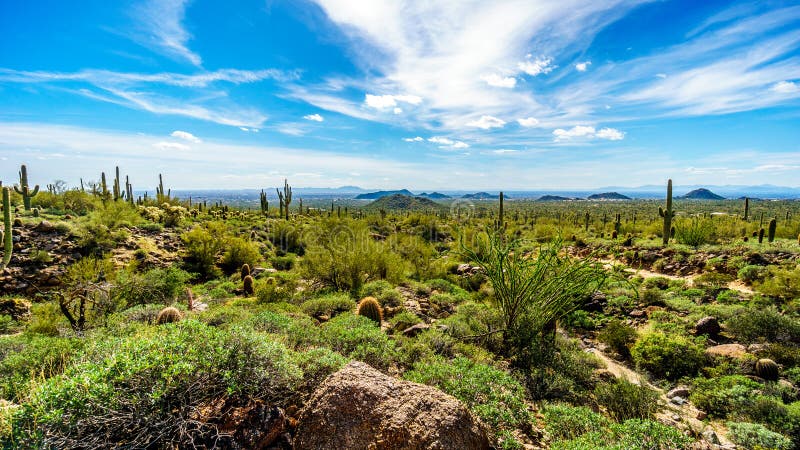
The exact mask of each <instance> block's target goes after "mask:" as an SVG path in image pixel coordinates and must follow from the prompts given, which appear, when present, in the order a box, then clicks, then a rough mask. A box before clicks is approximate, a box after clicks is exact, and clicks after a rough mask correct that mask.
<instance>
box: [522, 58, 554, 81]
mask: <svg viewBox="0 0 800 450" xmlns="http://www.w3.org/2000/svg"><path fill="white" fill-rule="evenodd" d="M528 56H529V58H528V60H527V61H521V62H519V63H517V68H519V70H521V71H523V72H525V73H527V74H528V75H530V76H533V77H535V76H536V75H539V74H548V73H550V72H551V71H552V70H553V69H555V68H556V67H557V66H554V65H553V59H552V58H536V59H534V60H531V59H530V55H528Z"/></svg>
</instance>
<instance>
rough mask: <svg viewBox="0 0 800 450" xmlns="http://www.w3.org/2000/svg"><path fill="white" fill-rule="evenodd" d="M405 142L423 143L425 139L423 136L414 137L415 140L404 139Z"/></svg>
mask: <svg viewBox="0 0 800 450" xmlns="http://www.w3.org/2000/svg"><path fill="white" fill-rule="evenodd" d="M403 140H404V141H406V142H422V141H424V140H425V139H423V138H422V136H417V137H413V138H403Z"/></svg>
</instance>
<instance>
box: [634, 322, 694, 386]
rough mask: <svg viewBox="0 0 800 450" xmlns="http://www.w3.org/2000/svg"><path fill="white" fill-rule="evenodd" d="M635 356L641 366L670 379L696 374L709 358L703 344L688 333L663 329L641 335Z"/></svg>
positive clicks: (635, 360)
mask: <svg viewBox="0 0 800 450" xmlns="http://www.w3.org/2000/svg"><path fill="white" fill-rule="evenodd" d="M631 355H632V356H633V361H634V362H635V363H636V366H637V367H640V368H642V369H645V370H647V371H648V372H650V373H651V374H653V375H655V376H657V377H663V378H666V379H668V380H677V379H679V378H681V377H684V376H692V375H694V374H696V373H697V371H698V370H699V369H700V367H702V364H703V361H704V360H705V357H704V354H703V348H702V346H700V345H699V344H697V343H695V342H693V341H692V340H690V339H689V338H687V337H684V336H680V335H675V334H665V333H662V332H652V333H647V334H645V335H643V336H642V337H640V338H639V339H638V340H637V341H636V343H635V344H634V345H633V348H632V349H631Z"/></svg>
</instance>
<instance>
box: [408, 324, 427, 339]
mask: <svg viewBox="0 0 800 450" xmlns="http://www.w3.org/2000/svg"><path fill="white" fill-rule="evenodd" d="M430 327H431V326H430V325H428V324H426V323H418V324H416V325H412V326H410V327H408V328H406V329H405V330H403V334H404V335H406V336H409V337H414V336H416V335H418V334H420V333H422V332H423V331H425V330H427V329H429V328H430Z"/></svg>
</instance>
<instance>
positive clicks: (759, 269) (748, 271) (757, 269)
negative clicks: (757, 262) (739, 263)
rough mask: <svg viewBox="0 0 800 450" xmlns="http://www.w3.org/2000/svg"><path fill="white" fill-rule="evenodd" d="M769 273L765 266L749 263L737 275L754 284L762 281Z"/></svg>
mask: <svg viewBox="0 0 800 450" xmlns="http://www.w3.org/2000/svg"><path fill="white" fill-rule="evenodd" d="M766 274H767V268H766V267H764V266H754V265H748V266H744V267H742V268H741V269H739V271H738V272H737V273H736V277H737V278H739V279H740V280H742V281H744V282H745V283H748V284H753V283H755V282H757V281H761V280H763V279H764V277H765V276H766Z"/></svg>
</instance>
